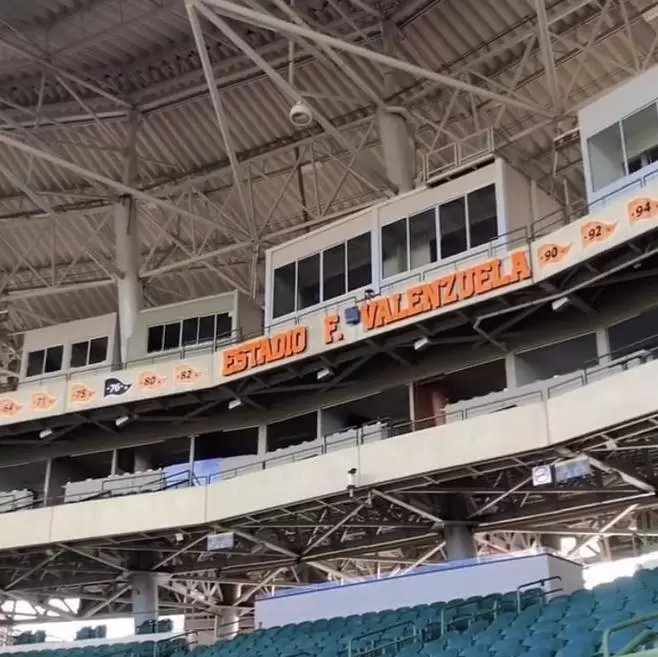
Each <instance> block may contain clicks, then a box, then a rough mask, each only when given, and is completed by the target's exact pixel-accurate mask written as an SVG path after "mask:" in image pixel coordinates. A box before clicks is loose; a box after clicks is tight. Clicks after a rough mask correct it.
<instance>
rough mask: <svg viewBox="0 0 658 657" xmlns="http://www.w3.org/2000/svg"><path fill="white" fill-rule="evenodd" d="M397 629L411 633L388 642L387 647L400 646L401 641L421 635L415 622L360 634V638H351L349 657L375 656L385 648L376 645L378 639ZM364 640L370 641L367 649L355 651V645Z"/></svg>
mask: <svg viewBox="0 0 658 657" xmlns="http://www.w3.org/2000/svg"><path fill="white" fill-rule="evenodd" d="M397 628H410V629H411V633H410V634H409V635H402V637H401V638H400V639H395V640H393V641H391V642H388V643H387V644H385V645H386V646H389V645H398V643H399V641H404V640H407V639H410V638H415V637H417V636H419V633H420V628H419V627H418V626H417V625H416V624H415V623H414V622H413V621H403V622H401V623H395V624H393V625H390V626H386V627H381V628H378V629H376V630H372V631H371V632H366V633H365V634H359V635H358V636H354V637H351V638H350V640H349V643H348V644H347V657H354V655H362V654H368V655H373V652H374V651H376V650H380V649H381V648H382V647H384V646H381V645H380V646H378V645H376V644H377V637H379V638H380V639H381V638H382V635H383V634H385V633H387V632H390V631H391V630H395V629H397ZM363 639H368V641H367V642H366V649H365V650H360V651H355V645H354V644H355V643H357V642H360V641H362V640H363ZM373 657H374V655H373Z"/></svg>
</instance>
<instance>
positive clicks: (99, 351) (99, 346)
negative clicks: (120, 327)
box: [89, 338, 107, 365]
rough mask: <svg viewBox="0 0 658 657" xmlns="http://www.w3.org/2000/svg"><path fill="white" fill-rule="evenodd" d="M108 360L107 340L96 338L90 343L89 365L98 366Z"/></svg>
mask: <svg viewBox="0 0 658 657" xmlns="http://www.w3.org/2000/svg"><path fill="white" fill-rule="evenodd" d="M106 360H107V338H94V339H93V340H92V341H91V342H90V343H89V364H90V365H96V364H97V363H103V362H105V361H106Z"/></svg>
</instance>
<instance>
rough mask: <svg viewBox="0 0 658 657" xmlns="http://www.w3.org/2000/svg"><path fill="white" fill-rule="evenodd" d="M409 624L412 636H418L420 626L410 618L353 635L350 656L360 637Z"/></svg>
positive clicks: (348, 650)
mask: <svg viewBox="0 0 658 657" xmlns="http://www.w3.org/2000/svg"><path fill="white" fill-rule="evenodd" d="M408 625H410V626H411V628H412V630H413V631H412V634H411V636H412V637H413V636H417V635H418V631H419V628H418V626H417V625H416V623H414V622H413V621H410V620H408V621H402V622H400V623H395V624H393V625H388V626H386V627H381V628H379V629H377V630H372V631H371V632H366V633H365V634H359V635H357V636H353V637H351V638H350V641H349V643H348V644H347V655H348V657H352V646H353V644H354V642H355V641H359V640H360V639H367V638H368V637H370V636H375V635H377V634H383V633H384V632H388V630H393V629H395V628H396V627H406V626H408Z"/></svg>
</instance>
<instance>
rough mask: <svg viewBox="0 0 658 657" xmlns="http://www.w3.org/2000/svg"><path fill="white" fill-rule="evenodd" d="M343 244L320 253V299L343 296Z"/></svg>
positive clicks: (325, 299)
mask: <svg viewBox="0 0 658 657" xmlns="http://www.w3.org/2000/svg"><path fill="white" fill-rule="evenodd" d="M345 278H346V277H345V244H336V246H332V247H331V248H330V249H327V250H326V251H323V252H322V299H323V300H324V301H327V300H328V299H334V298H335V297H339V296H340V295H341V294H345V283H346V281H345Z"/></svg>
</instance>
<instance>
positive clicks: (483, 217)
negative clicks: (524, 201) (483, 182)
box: [468, 185, 498, 249]
mask: <svg viewBox="0 0 658 657" xmlns="http://www.w3.org/2000/svg"><path fill="white" fill-rule="evenodd" d="M468 232H469V236H470V238H471V239H470V242H469V246H470V248H471V249H472V248H474V247H476V246H480V245H481V244H486V243H487V242H490V241H491V240H493V239H496V237H498V214H497V212H496V186H495V185H487V186H486V187H483V188H482V189H477V190H475V191H474V192H471V193H470V194H469V195H468Z"/></svg>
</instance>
